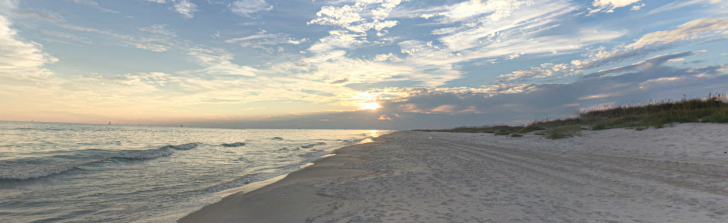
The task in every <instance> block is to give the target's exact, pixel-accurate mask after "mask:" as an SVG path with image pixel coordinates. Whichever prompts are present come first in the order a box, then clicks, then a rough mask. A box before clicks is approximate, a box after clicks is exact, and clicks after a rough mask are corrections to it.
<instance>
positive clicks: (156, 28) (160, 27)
mask: <svg viewBox="0 0 728 223" xmlns="http://www.w3.org/2000/svg"><path fill="white" fill-rule="evenodd" d="M166 26H167V25H166V24H156V25H151V26H148V27H142V28H139V30H140V31H144V32H150V33H156V34H161V35H165V36H169V37H174V36H177V33H174V32H172V31H169V30H167V29H166V28H165V27H166Z"/></svg>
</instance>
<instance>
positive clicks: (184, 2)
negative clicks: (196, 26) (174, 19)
mask: <svg viewBox="0 0 728 223" xmlns="http://www.w3.org/2000/svg"><path fill="white" fill-rule="evenodd" d="M175 2H176V3H175V4H174V11H176V12H177V13H179V14H182V15H183V16H184V17H185V18H188V19H189V18H192V17H194V15H193V13H194V12H196V11H197V5H195V4H194V3H192V2H190V1H189V0H177V1H175Z"/></svg>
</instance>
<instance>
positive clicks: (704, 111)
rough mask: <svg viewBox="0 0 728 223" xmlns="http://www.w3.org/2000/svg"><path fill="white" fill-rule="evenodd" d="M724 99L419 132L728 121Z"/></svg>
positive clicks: (567, 131) (574, 131) (559, 130)
mask: <svg viewBox="0 0 728 223" xmlns="http://www.w3.org/2000/svg"><path fill="white" fill-rule="evenodd" d="M726 99H728V97H726V96H725V95H723V94H716V95H713V94H710V95H708V97H706V98H695V99H682V100H679V101H676V100H663V101H657V102H652V101H651V102H649V103H647V104H641V105H628V106H619V107H613V108H605V109H598V110H591V111H587V112H583V113H581V114H579V115H578V116H577V117H574V118H566V119H556V120H542V121H534V122H533V123H531V124H529V125H526V126H508V125H497V126H482V127H458V128H453V129H443V130H419V131H435V132H465V133H493V134H495V135H506V136H507V135H510V136H512V137H520V136H522V134H528V133H532V132H533V133H534V134H535V135H544V136H546V138H549V139H560V138H568V137H573V136H578V135H579V134H580V132H581V130H583V129H591V130H594V131H596V130H605V129H613V128H630V129H635V130H637V131H642V130H645V129H648V128H650V127H653V128H663V127H665V126H666V125H672V124H673V123H699V122H702V123H728V101H727V100H726ZM585 127H587V128H585Z"/></svg>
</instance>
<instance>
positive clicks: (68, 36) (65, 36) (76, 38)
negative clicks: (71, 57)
mask: <svg viewBox="0 0 728 223" xmlns="http://www.w3.org/2000/svg"><path fill="white" fill-rule="evenodd" d="M41 32H42V33H43V34H46V35H49V36H53V37H56V38H62V39H68V40H73V41H76V42H81V43H85V44H91V43H92V41H91V40H89V39H88V38H85V37H80V36H76V35H73V34H70V33H64V32H58V31H49V30H41Z"/></svg>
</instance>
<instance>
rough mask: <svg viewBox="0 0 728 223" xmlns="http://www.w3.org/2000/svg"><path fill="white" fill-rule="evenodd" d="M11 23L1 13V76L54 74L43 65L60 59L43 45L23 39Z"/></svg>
mask: <svg viewBox="0 0 728 223" xmlns="http://www.w3.org/2000/svg"><path fill="white" fill-rule="evenodd" d="M10 6H12V5H10ZM11 25H12V23H11V21H10V20H8V19H7V18H6V17H5V16H3V15H0V76H5V77H11V78H38V77H48V76H50V75H52V74H53V73H52V72H51V71H49V70H47V69H45V68H43V66H44V65H45V64H50V63H55V62H58V59H57V58H55V57H53V56H51V55H50V54H48V53H46V52H44V51H43V46H42V45H40V44H38V43H35V42H32V41H25V40H23V39H22V38H21V37H20V36H18V35H17V31H16V30H14V29H13V28H11Z"/></svg>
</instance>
